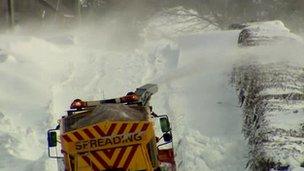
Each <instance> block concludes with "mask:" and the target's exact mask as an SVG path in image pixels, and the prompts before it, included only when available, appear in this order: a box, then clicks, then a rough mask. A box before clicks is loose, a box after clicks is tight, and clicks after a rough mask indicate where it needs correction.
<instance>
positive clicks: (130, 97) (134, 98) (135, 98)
mask: <svg viewBox="0 0 304 171" xmlns="http://www.w3.org/2000/svg"><path fill="white" fill-rule="evenodd" d="M120 100H121V102H122V103H129V102H136V101H138V100H139V97H138V95H136V94H135V93H134V94H131V95H127V96H124V97H121V98H120Z"/></svg>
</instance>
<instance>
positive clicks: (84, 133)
mask: <svg viewBox="0 0 304 171" xmlns="http://www.w3.org/2000/svg"><path fill="white" fill-rule="evenodd" d="M60 139H61V144H62V152H63V154H64V161H65V166H66V170H68V171H101V170H107V169H109V170H110V169H118V170H119V169H121V170H130V171H139V170H147V171H151V170H154V169H155V168H157V167H158V165H159V164H158V161H157V150H156V149H157V148H156V139H155V133H154V129H153V122H151V121H104V122H99V123H97V124H93V125H90V126H86V127H82V128H78V129H76V130H73V131H69V132H62V133H61V136H60Z"/></svg>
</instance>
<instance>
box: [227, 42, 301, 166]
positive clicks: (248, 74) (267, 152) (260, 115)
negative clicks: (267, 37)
mask: <svg viewBox="0 0 304 171" xmlns="http://www.w3.org/2000/svg"><path fill="white" fill-rule="evenodd" d="M253 49H254V50H252V51H251V50H248V49H247V50H245V51H243V52H245V53H244V54H242V55H241V56H243V59H242V60H240V61H239V62H238V63H237V64H236V65H235V68H234V71H233V74H232V75H233V79H232V80H233V82H234V84H235V88H236V90H237V92H238V93H239V92H240V90H241V89H243V90H245V97H246V98H245V103H244V107H243V132H244V135H245V138H247V139H248V144H249V147H250V159H249V163H248V164H249V166H250V167H251V168H252V169H253V170H269V169H270V168H277V169H278V168H280V167H289V169H292V170H297V169H300V168H299V167H300V166H302V165H303V149H304V146H303V143H302V141H303V127H302V125H303V122H304V120H303V112H302V109H303V58H302V54H303V50H302V49H303V44H301V43H299V44H297V46H293V45H290V44H284V45H283V46H282V45H279V46H267V47H253ZM281 169H282V168H281ZM302 169H303V168H302Z"/></svg>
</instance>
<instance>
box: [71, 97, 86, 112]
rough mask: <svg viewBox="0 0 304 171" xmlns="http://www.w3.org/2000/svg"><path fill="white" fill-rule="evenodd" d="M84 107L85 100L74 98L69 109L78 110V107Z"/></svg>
mask: <svg viewBox="0 0 304 171" xmlns="http://www.w3.org/2000/svg"><path fill="white" fill-rule="evenodd" d="M84 107H87V103H86V102H84V101H82V100H80V99H75V100H74V101H73V103H72V104H71V106H70V109H77V110H80V109H82V108H84Z"/></svg>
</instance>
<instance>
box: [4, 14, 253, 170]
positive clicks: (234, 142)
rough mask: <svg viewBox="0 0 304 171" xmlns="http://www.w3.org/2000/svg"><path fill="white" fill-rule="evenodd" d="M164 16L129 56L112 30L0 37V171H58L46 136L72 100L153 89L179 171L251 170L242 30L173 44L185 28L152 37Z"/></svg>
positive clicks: (184, 37)
mask: <svg viewBox="0 0 304 171" xmlns="http://www.w3.org/2000/svg"><path fill="white" fill-rule="evenodd" d="M158 17H159V16H156V18H154V19H153V20H152V21H151V23H152V24H150V25H149V27H148V29H146V30H145V31H146V32H144V34H141V36H143V37H142V41H141V42H140V43H134V42H132V40H130V44H132V45H134V46H131V45H130V44H128V46H129V47H130V48H129V49H126V48H123V47H122V46H123V45H125V44H119V46H117V45H116V44H115V43H117V42H115V41H114V42H113V41H112V40H111V36H112V35H113V34H114V33H115V32H114V33H113V32H111V31H112V30H110V29H109V28H108V30H107V29H99V28H79V29H76V30H73V31H71V32H69V33H66V32H63V33H56V34H55V33H40V34H36V35H33V34H25V33H24V32H22V30H17V31H16V32H12V33H3V34H0V49H2V51H1V52H0V62H1V63H0V75H1V80H0V91H1V96H0V111H1V114H0V150H1V153H0V170H1V171H2V170H3V171H43V170H46V171H54V170H56V169H57V166H56V161H55V160H53V159H48V157H47V154H46V151H47V147H46V136H45V135H46V130H47V129H49V128H53V127H55V126H56V120H57V118H60V116H61V115H63V114H64V112H65V110H67V108H68V107H69V104H70V103H71V101H72V100H73V99H75V98H81V99H84V100H97V99H103V98H110V97H117V96H121V95H123V94H125V93H126V92H128V91H130V90H134V89H135V88H136V87H138V86H141V85H143V84H145V83H149V82H153V83H158V84H159V92H158V93H157V94H156V95H155V96H154V97H153V98H152V105H153V106H154V110H155V112H156V113H159V114H161V113H164V114H169V116H170V118H171V120H172V124H173V130H174V132H173V133H174V136H175V137H174V140H175V148H176V152H177V157H176V158H177V164H178V167H179V170H181V171H183V170H185V171H186V170H202V171H209V170H210V171H227V170H232V171H244V170H246V169H245V165H246V162H247V160H248V158H247V154H248V152H247V147H246V143H245V141H244V140H243V138H242V137H243V136H242V134H241V125H242V121H241V113H242V112H241V110H240V108H239V107H238V106H237V105H238V104H237V98H236V96H235V93H234V90H233V88H232V87H231V85H229V73H230V72H231V70H232V68H233V67H232V66H233V64H234V62H235V60H237V59H238V58H239V51H238V50H237V36H238V32H239V31H205V32H202V31H201V32H197V31H191V30H187V31H186V33H183V34H180V33H179V35H178V36H176V35H174V36H172V37H170V34H174V33H170V34H169V33H168V32H170V31H168V30H170V29H171V27H179V25H180V24H181V23H177V24H176V25H175V26H172V23H170V26H171V27H164V28H163V29H164V31H163V32H161V33H159V35H158V36H156V37H157V38H155V32H153V34H151V33H149V30H150V31H151V30H153V28H151V27H153V25H157V24H155V22H156V23H157V22H158V21H159V23H162V21H164V20H163V19H164V18H163V17H160V18H158ZM171 21H174V20H173V19H171ZM192 21H193V20H191V22H192ZM185 25H187V24H185ZM103 27H104V26H103ZM209 28H210V27H208V29H209ZM105 30H107V31H105ZM157 32H160V31H159V30H157ZM163 34H169V35H167V36H165V38H164V36H163ZM113 36H114V35H113ZM115 36H117V35H115ZM119 43H120V42H119ZM134 47H135V48H134Z"/></svg>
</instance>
